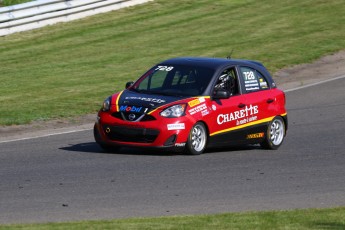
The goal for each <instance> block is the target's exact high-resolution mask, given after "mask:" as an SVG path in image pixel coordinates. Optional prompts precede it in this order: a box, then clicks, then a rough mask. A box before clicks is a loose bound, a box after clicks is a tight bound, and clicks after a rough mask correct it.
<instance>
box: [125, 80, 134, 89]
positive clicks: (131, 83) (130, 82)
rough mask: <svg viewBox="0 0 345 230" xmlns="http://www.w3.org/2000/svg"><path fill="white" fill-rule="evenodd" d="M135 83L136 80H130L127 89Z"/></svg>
mask: <svg viewBox="0 0 345 230" xmlns="http://www.w3.org/2000/svg"><path fill="white" fill-rule="evenodd" d="M133 84H134V81H129V82H127V83H126V89H128V88H129V87H131V86H132V85H133Z"/></svg>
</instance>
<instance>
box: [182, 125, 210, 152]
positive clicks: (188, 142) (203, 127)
mask: <svg viewBox="0 0 345 230" xmlns="http://www.w3.org/2000/svg"><path fill="white" fill-rule="evenodd" d="M196 126H199V127H201V128H202V129H203V131H204V133H205V144H204V147H203V148H202V149H201V150H200V151H197V150H195V149H194V148H193V146H192V135H193V129H194V128H195V127H196ZM207 141H208V133H207V130H206V126H205V125H204V124H203V123H202V122H197V123H196V124H195V125H193V127H192V128H191V130H190V131H189V135H188V140H187V145H186V149H185V152H186V153H187V154H190V155H200V154H202V153H203V152H204V151H205V149H206V146H207Z"/></svg>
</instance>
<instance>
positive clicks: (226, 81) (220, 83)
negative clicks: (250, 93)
mask: <svg viewBox="0 0 345 230" xmlns="http://www.w3.org/2000/svg"><path fill="white" fill-rule="evenodd" d="M238 87H239V84H238V78H237V76H236V71H235V69H234V68H229V69H226V70H224V71H223V72H222V73H221V74H220V76H219V77H218V80H217V82H216V85H215V86H214V89H215V90H218V89H224V90H227V91H229V92H230V95H236V94H238V93H239V89H238Z"/></svg>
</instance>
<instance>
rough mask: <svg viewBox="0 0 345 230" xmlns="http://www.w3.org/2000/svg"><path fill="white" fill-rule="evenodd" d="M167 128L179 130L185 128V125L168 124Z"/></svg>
mask: <svg viewBox="0 0 345 230" xmlns="http://www.w3.org/2000/svg"><path fill="white" fill-rule="evenodd" d="M167 128H168V130H180V129H185V125H184V123H177V124H168V125H167Z"/></svg>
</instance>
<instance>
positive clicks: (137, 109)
mask: <svg viewBox="0 0 345 230" xmlns="http://www.w3.org/2000/svg"><path fill="white" fill-rule="evenodd" d="M142 109H143V107H141V106H140V107H138V106H128V105H121V106H120V111H121V112H134V113H140V112H141V110H142ZM145 111H146V110H145Z"/></svg>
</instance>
